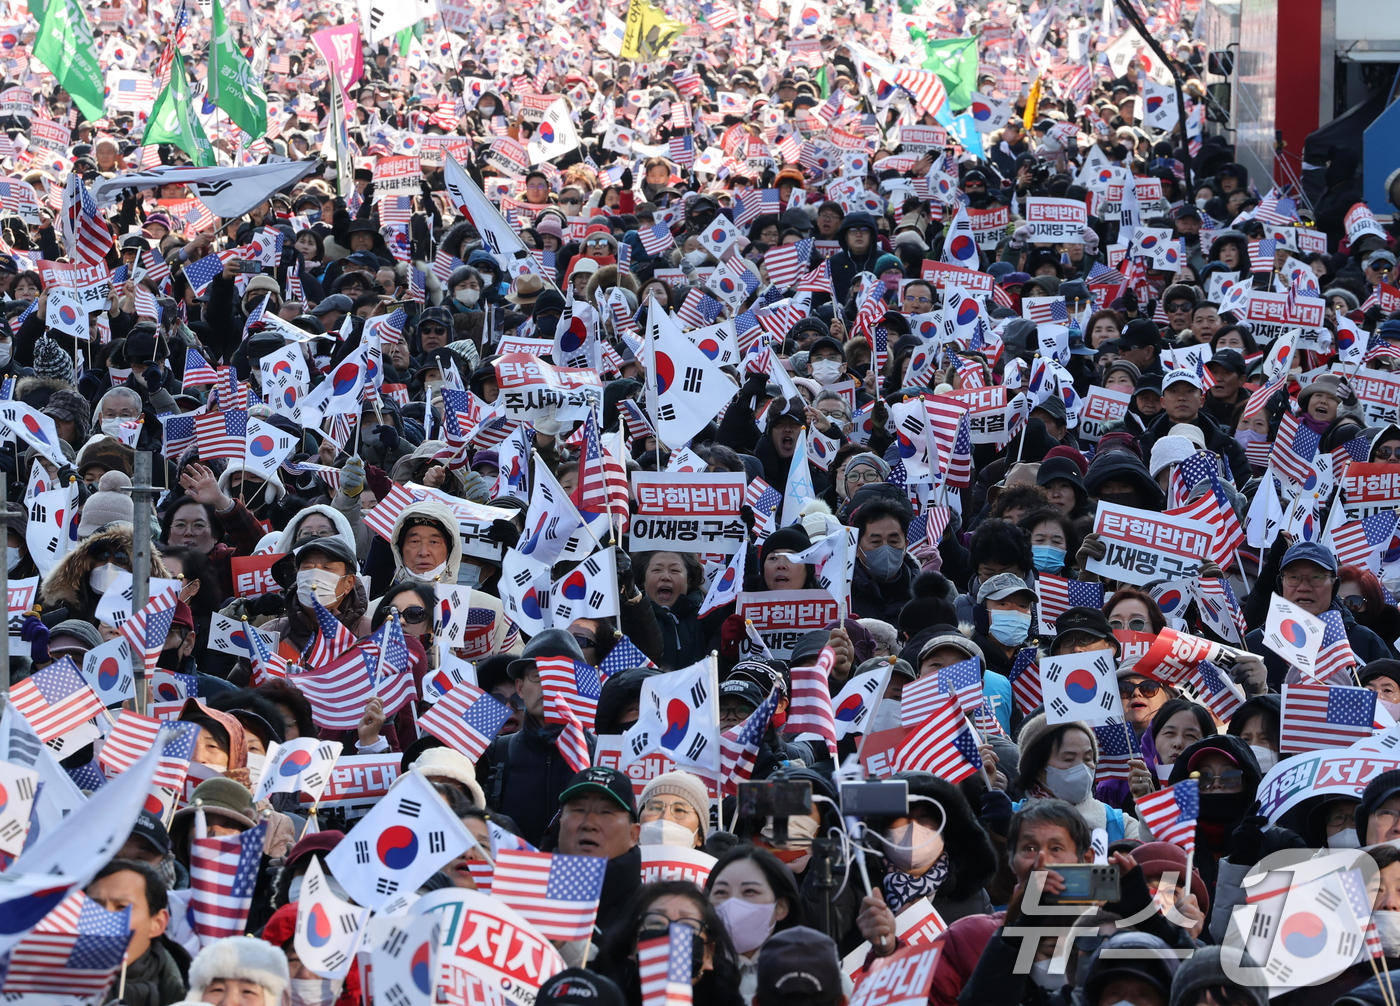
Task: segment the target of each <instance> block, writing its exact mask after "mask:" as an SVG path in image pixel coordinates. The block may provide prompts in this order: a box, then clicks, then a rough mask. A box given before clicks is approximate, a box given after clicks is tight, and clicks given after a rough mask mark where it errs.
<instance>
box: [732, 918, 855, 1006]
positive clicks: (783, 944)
mask: <svg viewBox="0 0 1400 1006" xmlns="http://www.w3.org/2000/svg"><path fill="white" fill-rule="evenodd" d="M845 1001H846V993H845V991H844V990H843V989H842V987H841V961H840V958H839V957H838V956H837V954H836V943H835V941H834V940H832V938H831V937H830V936H828V935H826V933H823V932H818V931H817V930H815V929H809V928H808V927H806V926H793V927H792V928H791V929H784V930H783V931H782V932H780V933H774V934H773V935H772V936H770V937H769V938H768V939H767V941H765V942H764V944H763V949H762V950H760V951H759V952H758V989H757V991H756V992H755V993H754V997H753V1003H754V1006H841V1004H842V1003H844V1002H845Z"/></svg>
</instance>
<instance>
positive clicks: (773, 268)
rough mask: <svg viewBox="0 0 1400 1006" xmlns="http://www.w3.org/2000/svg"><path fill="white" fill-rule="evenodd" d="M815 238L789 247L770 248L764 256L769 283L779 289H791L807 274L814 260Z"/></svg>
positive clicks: (794, 243)
mask: <svg viewBox="0 0 1400 1006" xmlns="http://www.w3.org/2000/svg"><path fill="white" fill-rule="evenodd" d="M814 244H815V239H813V238H803V239H802V240H801V241H795V242H793V243H792V244H789V245H778V246H777V247H776V248H770V249H768V251H767V252H765V253H764V256H763V265H764V266H765V267H766V268H767V270H768V282H770V283H772V284H773V285H774V286H777V287H789V286H792V285H793V284H795V283H796V282H797V281H798V280H799V279H801V278H802V277H803V276H804V275H806V273H807V263H808V262H810V261H811V259H812V247H813V245H814Z"/></svg>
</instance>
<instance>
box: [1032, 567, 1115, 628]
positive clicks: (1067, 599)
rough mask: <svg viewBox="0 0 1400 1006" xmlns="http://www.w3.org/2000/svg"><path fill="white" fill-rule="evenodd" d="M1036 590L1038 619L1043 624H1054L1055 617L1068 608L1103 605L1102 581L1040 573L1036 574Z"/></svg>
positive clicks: (1099, 606)
mask: <svg viewBox="0 0 1400 1006" xmlns="http://www.w3.org/2000/svg"><path fill="white" fill-rule="evenodd" d="M1036 591H1037V592H1038V593H1039V595H1040V621H1041V623H1042V624H1044V625H1054V624H1055V619H1057V618H1059V617H1060V616H1061V615H1063V614H1064V613H1065V612H1066V611H1067V610H1069V609H1070V608H1102V607H1103V584H1102V583H1086V582H1083V581H1080V580H1071V579H1069V578H1068V577H1064V576H1056V575H1055V574H1054V573H1040V574H1038V575H1037V576H1036Z"/></svg>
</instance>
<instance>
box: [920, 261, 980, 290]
mask: <svg viewBox="0 0 1400 1006" xmlns="http://www.w3.org/2000/svg"><path fill="white" fill-rule="evenodd" d="M919 276H920V278H921V279H924V280H926V281H927V282H929V283H932V284H933V285H934V287H935V288H936V289H939V290H942V289H943V288H944V287H949V286H951V287H957V288H958V289H961V290H966V291H968V292H969V293H991V292H992V284H993V279H992V275H991V273H985V272H978V271H977V270H976V269H968V268H966V267H964V266H960V265H948V264H947V263H945V262H934V261H933V260H932V259H924V264H923V268H922V269H921V270H920V273H919Z"/></svg>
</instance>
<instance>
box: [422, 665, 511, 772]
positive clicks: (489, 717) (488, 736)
mask: <svg viewBox="0 0 1400 1006" xmlns="http://www.w3.org/2000/svg"><path fill="white" fill-rule="evenodd" d="M508 719H510V707H509V706H507V705H506V704H505V703H503V702H501V701H499V700H498V699H497V698H496V697H495V696H494V695H491V694H490V693H489V692H485V691H483V690H482V689H480V688H478V687H477V686H476V685H473V684H470V683H469V682H466V681H463V682H461V683H460V684H457V685H454V686H453V687H452V689H451V690H450V691H448V693H447V694H446V695H444V696H443V697H442V698H441V699H440V700H438V701H437V702H436V703H435V704H434V705H433V708H432V709H430V710H428V712H427V713H425V714H424V715H423V716H422V718H420V719H419V720H418V729H420V730H422V731H424V732H426V733H429V734H432V735H433V736H434V737H436V738H437V739H438V740H440V741H442V742H443V743H444V744H446V745H447V746H448V747H450V748H453V749H454V750H456V751H460V752H461V753H462V754H464V755H466V756H467V757H468V758H470V759H471V760H472V761H476V760H477V759H478V758H480V757H481V756H482V755H483V754H485V753H486V749H487V748H488V747H489V746H490V745H491V741H492V740H494V739H495V737H496V734H498V733H500V732H501V727H503V726H504V725H505V722H506V720H508Z"/></svg>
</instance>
